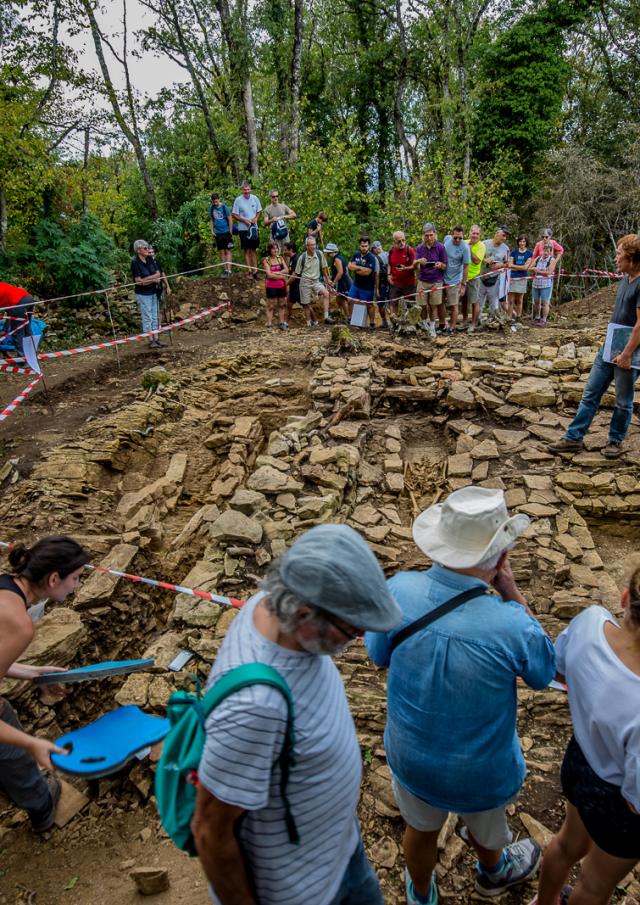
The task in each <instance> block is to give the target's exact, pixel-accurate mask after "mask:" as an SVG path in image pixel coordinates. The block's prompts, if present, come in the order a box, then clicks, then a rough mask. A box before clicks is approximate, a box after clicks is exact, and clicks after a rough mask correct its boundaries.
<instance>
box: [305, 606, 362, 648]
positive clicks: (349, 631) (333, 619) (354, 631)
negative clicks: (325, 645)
mask: <svg viewBox="0 0 640 905" xmlns="http://www.w3.org/2000/svg"><path fill="white" fill-rule="evenodd" d="M317 610H318V612H319V613H320V614H321V616H322V617H323V619H325V620H326V621H327V622H328V623H329V624H330V625H332V626H333V627H334V628H335V629H337V630H338V631H339V632H340V633H341V634H342V635H344V637H345V638H348V639H349V641H355V639H356V638H360V637H361V636H362V635H363V634H364V632H362V630H361V629H359V628H354V626H352V625H349V623H348V622H343V621H342V619H339V618H338V617H337V616H334V615H333V613H328V612H327V610H323V609H321V608H320V607H317Z"/></svg>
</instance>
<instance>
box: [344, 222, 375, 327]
mask: <svg viewBox="0 0 640 905" xmlns="http://www.w3.org/2000/svg"><path fill="white" fill-rule="evenodd" d="M359 246H360V250H359V251H356V252H355V254H353V255H352V256H351V260H350V261H349V263H348V264H347V269H348V270H349V271H350V272H351V274H352V276H353V283H352V284H351V288H350V289H349V298H350V299H353V300H354V302H356V303H358V302H359V303H360V304H364V305H366V306H367V312H368V316H369V324H370V326H371V327H373V326H375V311H374V305H373V296H374V292H375V288H376V269H377V264H376V258H375V255H374V254H372V252H370V251H369V236H360V242H359Z"/></svg>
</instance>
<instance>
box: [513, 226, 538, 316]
mask: <svg viewBox="0 0 640 905" xmlns="http://www.w3.org/2000/svg"><path fill="white" fill-rule="evenodd" d="M532 257H533V252H532V251H531V249H530V248H529V238H528V236H525V235H524V234H523V235H522V236H518V241H517V243H516V246H515V248H512V249H511V254H510V256H509V267H510V268H511V271H510V277H511V278H510V280H509V304H508V307H507V317H509V318H511V320H512V321H519V320H520V318H521V317H522V306H523V304H524V297H525V295H526V294H527V288H528V285H527V277H528V273H529V269H530V267H531V258H532Z"/></svg>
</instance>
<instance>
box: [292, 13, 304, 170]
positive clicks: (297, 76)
mask: <svg viewBox="0 0 640 905" xmlns="http://www.w3.org/2000/svg"><path fill="white" fill-rule="evenodd" d="M303 38H304V2H303V0H295V3H294V20H293V56H292V59H291V134H290V136H289V165H290V166H294V165H295V164H296V163H297V161H298V154H299V153H300V88H301V84H300V83H301V73H302V42H303Z"/></svg>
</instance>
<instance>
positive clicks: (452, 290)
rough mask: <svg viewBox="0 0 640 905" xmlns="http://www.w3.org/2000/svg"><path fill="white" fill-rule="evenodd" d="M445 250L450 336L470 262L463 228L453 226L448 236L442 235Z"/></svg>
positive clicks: (455, 320)
mask: <svg viewBox="0 0 640 905" xmlns="http://www.w3.org/2000/svg"><path fill="white" fill-rule="evenodd" d="M444 248H445V251H446V252H447V269H446V270H445V272H444V287H445V288H444V292H445V299H446V303H447V308H448V309H449V329H448V331H447V332H448V333H449V336H451V335H452V334H453V333H455V330H456V325H457V323H458V302H459V299H460V294H461V293H463V292H464V291H465V288H466V285H467V273H468V271H469V264H470V263H471V252H470V251H469V246H468V245H467V243H466V242H465V241H464V228H463V227H462V226H454V227H453V229H452V230H451V235H450V236H445V237H444Z"/></svg>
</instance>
